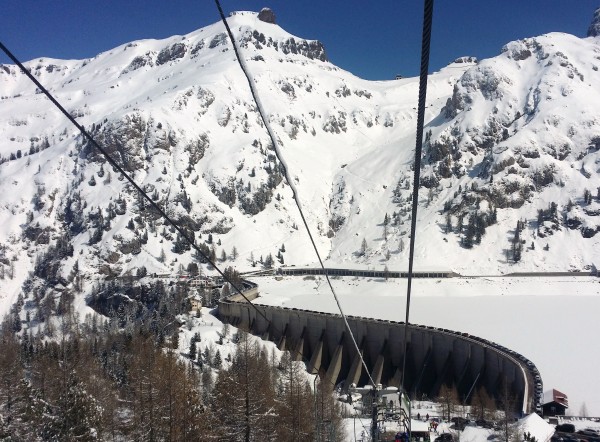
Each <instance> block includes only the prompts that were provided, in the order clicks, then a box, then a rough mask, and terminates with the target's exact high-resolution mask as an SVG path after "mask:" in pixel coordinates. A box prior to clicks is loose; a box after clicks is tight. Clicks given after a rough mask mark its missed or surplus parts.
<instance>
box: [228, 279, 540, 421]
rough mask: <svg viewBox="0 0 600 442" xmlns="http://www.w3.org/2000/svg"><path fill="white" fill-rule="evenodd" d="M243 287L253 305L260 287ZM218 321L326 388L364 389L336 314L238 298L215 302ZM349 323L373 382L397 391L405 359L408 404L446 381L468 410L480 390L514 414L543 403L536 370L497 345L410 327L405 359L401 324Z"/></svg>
mask: <svg viewBox="0 0 600 442" xmlns="http://www.w3.org/2000/svg"><path fill="white" fill-rule="evenodd" d="M243 285H244V295H245V296H246V297H247V298H248V299H250V300H254V299H256V297H257V296H258V286H257V285H256V284H254V283H251V282H249V281H244V284H243ZM259 311H260V313H262V315H264V317H263V316H261V314H260V313H258V312H259ZM218 316H219V318H220V319H221V320H222V321H224V322H227V323H229V324H231V325H233V326H235V327H237V328H240V329H242V330H245V331H248V332H250V333H252V334H254V335H257V336H260V337H261V338H262V339H265V340H269V341H272V342H274V343H276V344H277V346H278V347H279V349H280V350H288V351H290V352H291V356H292V358H294V359H295V360H298V361H304V362H305V363H306V366H307V370H308V372H309V373H314V374H318V375H319V376H320V378H321V379H322V380H324V381H325V382H329V383H331V384H332V385H338V384H341V385H342V386H343V390H346V389H347V388H348V386H349V385H350V384H352V383H355V384H357V385H359V386H360V385H366V384H369V383H370V382H369V378H368V375H367V373H366V372H365V370H364V368H363V366H362V364H361V362H360V357H359V355H358V352H357V350H356V348H355V346H354V344H353V342H352V339H351V337H350V334H349V333H348V331H347V329H346V327H345V324H344V321H343V318H342V317H341V315H337V314H329V313H321V312H316V311H310V310H300V309H296V308H285V307H277V306H265V305H260V304H256V303H254V305H250V304H249V303H248V302H246V301H245V300H244V299H243V297H242V296H241V295H239V294H236V295H233V296H230V297H228V298H226V299H224V300H222V301H221V302H220V303H219V307H218ZM265 318H266V319H265ZM347 320H348V325H349V327H350V329H351V330H352V333H353V335H354V338H355V340H356V343H357V344H358V347H359V349H360V352H361V353H362V357H363V359H364V361H365V363H366V365H367V367H368V368H369V371H370V372H371V375H372V377H373V380H374V381H375V383H381V384H383V385H385V386H397V387H400V382H401V376H402V367H403V362H404V358H406V364H405V366H406V374H405V380H404V383H405V390H406V391H407V392H408V393H409V394H410V396H411V397H413V398H416V397H419V398H420V397H422V396H423V395H426V396H427V397H429V398H435V397H436V396H437V395H438V392H439V390H440V387H441V386H442V384H443V383H445V384H446V385H449V386H451V385H454V386H455V387H456V388H457V390H458V395H459V399H460V400H461V401H462V402H464V403H467V404H468V403H470V401H471V399H472V396H473V393H474V392H475V391H476V390H478V389H479V388H481V387H484V388H485V389H486V391H487V392H488V394H489V395H490V396H492V397H494V398H495V399H496V400H497V401H500V402H501V401H503V400H504V399H505V398H508V399H509V400H510V404H511V408H512V409H514V411H515V412H517V413H531V412H535V411H537V410H538V407H540V405H541V404H540V401H541V390H542V386H541V378H540V376H539V372H538V371H537V369H536V368H535V365H533V363H532V362H531V361H529V360H527V359H526V358H525V357H524V356H522V355H519V354H518V353H516V352H514V351H512V350H509V349H507V348H505V347H502V346H501V345H499V344H496V343H493V342H490V341H487V340H485V339H482V338H478V337H475V336H471V335H468V334H466V333H460V332H455V331H451V330H447V329H440V328H435V327H430V326H422V325H417V324H409V326H408V329H407V331H406V333H407V336H406V339H407V341H408V342H407V351H406V354H404V333H405V327H404V323H403V322H394V321H387V320H378V319H371V318H362V317H356V316H347Z"/></svg>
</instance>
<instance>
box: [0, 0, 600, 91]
mask: <svg viewBox="0 0 600 442" xmlns="http://www.w3.org/2000/svg"><path fill="white" fill-rule="evenodd" d="M221 1H222V6H223V9H224V10H225V12H226V13H228V12H230V11H234V10H255V11H258V10H260V9H261V8H262V7H264V6H268V7H270V8H272V9H273V10H274V11H275V14H276V16H277V23H278V24H279V25H280V26H282V27H283V28H284V29H286V30H287V31H288V32H290V33H292V34H295V35H297V36H299V37H304V38H310V39H318V40H321V41H322V42H323V43H324V44H325V48H326V50H327V53H328V55H329V58H330V59H331V61H332V62H333V63H335V64H336V65H338V66H340V67H342V68H343V69H346V70H348V71H350V72H352V73H354V74H356V75H358V76H359V77H363V78H368V79H372V80H384V79H390V78H393V77H394V76H395V75H396V74H402V75H404V76H414V75H417V73H418V68H419V57H420V53H419V52H420V38H421V20H422V13H423V12H422V8H423V2H422V0H404V1H400V0H380V1H371V2H368V1H365V0H362V1H359V0H347V1H344V2H342V1H339V0H330V1H325V2H317V1H314V0H312V1H307V0H295V1H290V0H271V1H270V2H266V1H264V0H263V1H254V0H248V1H237V0H221ZM598 7H600V0H519V1H517V0H503V1H490V0H453V1H449V0H438V1H437V2H436V5H435V11H434V27H433V34H432V47H431V63H430V67H431V70H432V71H433V70H437V69H439V68H441V67H443V66H445V65H446V64H448V63H449V62H451V61H452V60H453V59H455V58H456V57H459V56H462V55H474V56H477V57H479V58H487V57H492V56H494V55H497V54H498V53H499V52H500V48H501V47H502V46H503V45H504V44H505V43H507V42H509V41H512V40H515V39H519V38H524V37H530V36H535V35H540V34H543V33H546V32H553V31H557V32H567V33H570V34H574V35H578V36H582V37H583V36H585V33H586V31H587V27H588V25H589V23H590V21H591V19H592V15H593V12H594V10H595V9H596V8H598ZM1 11H2V13H1V14H0V41H2V42H3V43H4V44H5V45H6V46H7V47H8V48H9V49H10V50H11V51H13V53H14V54H15V55H16V56H17V57H19V58H20V59H22V60H31V59H33V58H38V57H53V58H66V59H69V58H77V59H81V58H88V57H93V56H94V55H96V54H97V53H99V52H102V51H106V50H108V49H111V48H113V47H115V46H118V45H120V44H122V43H126V42H129V41H132V40H138V39H142V38H165V37H168V36H171V35H176V34H186V33H188V32H191V31H193V30H195V29H198V28H201V27H203V26H206V25H208V24H211V23H214V22H216V21H217V20H218V19H219V17H218V13H217V9H216V6H215V3H214V2H213V1H212V0H200V1H198V0H194V1H188V0H181V1H177V0H176V1H173V2H166V1H164V0H161V1H158V0H145V1H141V0H120V1H113V0H104V1H90V0H78V1H74V0H70V1H66V0H54V1H48V0H46V1H40V0H3V6H2V8H1ZM8 62H9V59H8V58H7V57H6V56H4V54H2V55H1V56H0V63H8Z"/></svg>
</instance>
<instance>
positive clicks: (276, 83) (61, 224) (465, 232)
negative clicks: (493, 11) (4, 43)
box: [0, 12, 600, 297]
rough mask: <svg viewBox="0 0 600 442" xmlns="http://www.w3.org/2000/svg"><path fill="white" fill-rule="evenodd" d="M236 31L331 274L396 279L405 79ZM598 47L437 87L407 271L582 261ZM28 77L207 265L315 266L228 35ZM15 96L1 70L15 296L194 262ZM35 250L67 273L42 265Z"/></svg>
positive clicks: (489, 65)
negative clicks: (386, 273)
mask: <svg viewBox="0 0 600 442" xmlns="http://www.w3.org/2000/svg"><path fill="white" fill-rule="evenodd" d="M228 20H229V23H230V25H231V27H232V30H233V32H234V35H235V36H236V40H237V42H238V44H239V45H240V47H241V51H242V54H243V56H244V59H245V62H246V63H247V64H248V65H249V69H250V71H251V75H252V76H253V78H254V81H255V83H256V84H257V88H258V90H259V94H260V96H261V99H262V100H263V102H264V105H265V108H266V109H267V112H268V113H269V116H268V119H269V122H270V124H271V125H272V126H273V128H274V130H275V133H276V135H277V137H278V144H279V145H280V147H281V151H282V153H283V155H284V156H285V158H286V162H287V163H288V165H289V167H290V172H291V174H292V176H293V179H294V181H295V185H296V186H297V187H298V188H299V191H300V197H301V200H302V203H303V206H304V207H305V208H306V212H307V213H306V215H307V219H308V221H309V224H310V225H311V228H312V229H313V233H314V234H315V236H316V239H317V245H318V247H319V249H320V250H321V252H322V253H323V254H324V255H325V256H328V258H327V265H332V266H333V265H344V266H363V267H364V266H367V267H370V266H373V267H380V268H383V267H384V266H388V267H390V268H404V267H405V266H406V263H407V246H408V238H409V237H408V235H409V234H410V232H409V224H410V222H409V221H410V211H409V209H410V203H409V201H410V198H409V197H410V194H411V192H412V189H411V185H412V184H411V183H412V169H411V167H412V163H413V159H412V155H414V132H415V128H414V126H415V125H416V123H415V120H414V114H415V111H414V107H415V106H416V96H417V88H418V82H417V79H414V78H409V79H401V80H391V81H387V82H381V81H380V82H370V81H366V80H362V79H360V78H358V77H355V76H354V75H352V74H351V73H348V72H345V71H343V70H341V69H339V68H337V67H336V66H334V65H333V64H331V63H330V62H328V61H327V56H326V52H325V49H324V48H323V45H322V44H320V43H319V42H318V41H316V40H304V39H301V38H299V37H295V36H292V35H291V34H288V33H287V32H285V31H284V30H282V29H281V28H280V27H279V26H277V25H275V24H271V23H265V22H262V21H260V20H258V18H257V14H256V13H248V12H246V13H239V14H235V15H232V16H231V17H230V18H229V19H228ZM599 53H600V48H598V40H597V39H596V38H594V37H590V38H587V39H579V38H577V37H573V36H569V35H566V34H547V35H545V36H541V37H534V38H530V39H524V40H520V41H517V42H512V43H509V44H507V46H505V48H503V52H502V53H501V54H500V55H499V56H497V57H494V58H492V59H487V60H481V61H478V62H477V61H476V60H474V59H471V58H464V57H463V58H459V59H457V62H456V63H452V64H450V65H449V66H448V67H446V68H444V69H442V70H441V71H440V72H437V73H434V74H432V75H431V76H430V78H429V92H428V100H427V101H428V108H427V114H426V132H427V134H426V141H425V146H424V147H425V148H424V165H423V170H422V181H421V189H420V192H421V193H420V197H421V198H420V200H421V207H420V208H419V211H420V214H419V229H418V231H417V237H416V240H417V256H416V266H417V267H420V268H427V267H428V266H429V267H435V268H439V267H441V266H445V267H447V268H449V269H452V270H457V271H459V272H463V273H465V272H466V273H469V272H473V271H474V266H476V268H477V269H479V270H480V271H481V272H485V273H489V272H498V273H507V272H511V271H519V270H536V269H540V268H543V269H547V270H569V269H572V270H575V269H577V270H582V269H589V268H591V266H593V265H594V263H595V262H596V261H597V258H598V254H597V252H595V251H594V250H595V249H597V247H595V245H596V242H597V240H598V238H600V235H596V233H597V232H598V230H599V229H600V222H596V219H597V215H598V214H600V209H598V207H600V203H598V201H597V199H598V196H597V195H596V189H597V188H598V187H600V180H599V179H598V171H597V170H596V169H597V168H596V167H595V166H594V164H596V161H597V156H598V154H597V153H596V152H597V150H598V149H600V144H598V143H599V142H598V140H600V133H599V131H598V119H597V117H594V116H593V115H594V112H595V111H596V110H597V108H598V105H597V104H595V103H598V102H600V101H599V100H597V99H596V98H598V97H595V91H596V90H600V88H599V86H600V85H598V80H597V75H596V76H594V73H595V72H597V66H598V64H599V62H598V61H597V60H598V54H599ZM458 61H460V62H458ZM550 62H552V63H551V64H549V63H550ZM26 66H27V67H29V68H30V69H32V70H33V71H34V73H35V75H36V76H37V77H38V78H39V79H40V81H42V83H44V84H45V85H46V86H47V87H48V88H49V90H50V91H51V92H53V93H54V94H55V95H56V96H57V98H58V100H59V101H61V102H62V103H63V104H64V105H65V107H66V108H67V109H68V110H69V112H70V113H71V114H72V115H73V116H75V117H76V118H77V119H78V121H79V122H80V123H81V124H84V125H85V127H86V128H87V129H88V130H90V132H91V133H92V134H93V135H94V137H95V138H97V139H98V141H99V142H100V144H102V145H103V146H105V147H106V148H107V150H108V151H109V152H111V154H113V155H114V157H115V159H116V160H117V161H118V162H119V163H120V164H121V165H122V166H124V167H125V169H126V170H127V171H128V172H130V173H131V174H132V175H133V176H134V179H135V180H136V182H137V183H139V184H140V185H141V186H142V187H143V188H144V189H145V190H146V191H147V192H148V193H149V194H150V195H151V196H152V198H153V199H155V201H157V202H158V203H159V204H161V206H162V207H164V208H165V209H166V210H167V211H168V213H169V215H171V216H172V217H174V219H176V220H177V222H178V223H179V224H180V225H183V226H185V228H186V231H187V232H188V233H189V234H190V235H192V236H193V237H194V238H195V239H196V240H197V241H198V243H199V244H201V245H202V247H203V249H204V250H205V251H207V252H208V253H210V254H211V255H213V256H214V257H215V258H216V259H218V260H219V262H220V264H222V265H223V266H227V265H235V266H237V267H238V268H242V269H244V268H252V264H254V265H256V266H259V265H260V263H259V261H260V260H261V257H262V260H263V261H264V260H265V259H266V258H267V257H268V256H269V255H271V256H274V255H279V256H280V257H281V258H279V263H278V265H282V264H297V265H301V264H312V263H314V262H315V257H314V253H313V252H312V250H311V248H310V245H309V244H308V241H307V237H306V235H305V233H304V232H303V230H302V228H301V227H299V226H300V224H301V223H300V218H299V215H298V213H297V211H296V209H295V206H294V205H293V204H292V198H291V192H290V190H289V186H288V185H287V184H286V183H285V181H284V180H283V177H282V174H281V170H280V164H279V162H278V160H277V158H276V157H275V155H274V152H273V150H272V146H270V142H269V140H268V137H267V135H266V132H265V130H264V127H263V124H262V122H261V121H260V119H259V118H258V116H257V113H256V106H255V104H254V102H253V100H252V97H251V95H250V93H249V90H248V88H247V83H246V82H245V80H244V78H243V75H242V73H241V71H240V69H239V66H238V64H237V62H236V60H235V57H234V54H233V51H231V50H230V42H229V41H228V39H227V38H226V37H225V33H224V29H223V27H222V24H220V23H216V24H214V25H210V26H208V27H206V28H202V29H200V30H197V31H194V32H192V33H189V34H187V35H185V36H173V37H170V38H167V39H163V40H141V41H137V42H132V43H128V44H124V45H121V46H119V47H117V48H115V49H113V50H110V51H106V52H104V53H102V54H99V55H98V56H96V57H94V58H92V59H87V60H83V61H62V62H61V61H60V60H54V59H48V60H45V59H36V60H32V61H30V62H28V63H27V64H26ZM532 79H536V81H537V83H536V84H533V83H531V81H533V80H532ZM26 81H27V80H26V79H25V78H24V76H23V75H21V74H17V69H16V67H14V66H7V65H3V66H0V84H2V85H3V88H2V90H3V91H6V92H3V95H4V94H8V95H4V96H3V97H2V98H1V101H2V102H4V103H6V104H8V106H6V105H5V106H4V109H7V110H6V111H4V112H1V111H0V139H1V140H2V141H3V142H2V144H0V156H1V158H2V160H1V161H2V164H0V183H2V187H3V188H10V189H11V190H14V191H13V192H6V194H5V195H3V197H2V198H0V199H1V200H2V201H1V204H2V207H3V210H2V211H1V213H0V216H1V218H2V225H3V226H4V227H3V229H2V231H1V232H0V235H2V238H1V239H0V241H1V243H2V248H1V250H0V258H1V259H0V262H1V263H2V264H1V267H2V272H3V273H2V274H3V275H7V274H8V273H9V272H11V273H12V274H13V278H12V279H10V282H9V278H8V277H6V278H5V279H4V280H3V281H2V285H5V284H6V286H7V287H8V291H9V292H10V293H11V294H12V296H13V297H14V296H16V294H17V293H19V292H20V290H21V285H22V284H23V283H24V282H26V283H28V281H29V284H31V281H34V283H35V284H39V285H40V286H49V287H50V290H51V291H52V290H53V288H52V287H54V288H56V287H57V286H58V285H61V286H69V285H70V284H72V272H73V268H74V267H75V266H77V268H78V269H79V271H81V272H82V273H85V274H86V275H87V277H88V278H89V279H88V281H87V282H88V285H90V284H93V283H94V281H95V280H98V279H102V278H106V277H109V278H110V277H115V276H123V275H127V274H130V275H135V274H137V273H138V272H140V269H142V268H144V269H145V270H144V271H147V272H149V273H172V274H174V273H176V272H178V271H181V268H180V266H183V269H185V267H186V266H187V265H188V264H190V263H191V262H193V261H194V260H195V258H194V257H193V256H192V253H191V251H190V249H189V246H188V245H186V244H184V242H183V241H182V240H181V238H177V236H176V235H175V234H174V233H173V232H171V231H170V229H169V228H168V227H166V226H164V225H163V224H162V223H161V221H160V220H159V219H158V218H157V216H156V214H154V213H152V211H151V210H149V209H148V207H147V205H146V204H145V203H143V202H142V201H141V200H140V199H139V198H138V197H137V196H136V195H135V192H133V190H132V189H131V187H130V186H128V185H127V184H126V183H125V182H124V181H122V180H121V179H120V178H119V177H118V176H117V174H116V173H115V172H114V171H112V170H111V168H110V167H108V165H107V164H106V162H105V161H104V159H103V158H102V157H101V156H99V155H98V153H96V152H94V151H93V149H92V148H91V147H90V146H89V145H88V144H87V143H86V142H84V140H83V139H82V138H81V137H80V136H79V135H78V134H76V133H75V131H74V130H73V129H72V128H70V127H69V125H68V123H67V122H66V121H65V120H64V119H63V118H62V117H61V116H60V115H58V113H57V112H56V111H54V110H53V109H52V108H51V107H50V105H49V103H48V102H47V101H45V100H44V99H43V98H42V96H41V95H40V94H38V93H36V92H35V91H33V88H32V86H30V85H29V84H28V83H27V82H26ZM547 97H550V99H548V98H547ZM548 103H551V105H549V104H548ZM573 107H581V108H582V109H581V110H580V111H572V110H569V109H573ZM582 116H583V117H582ZM505 129H506V131H505ZM507 135H508V136H507ZM596 137H597V138H596ZM594 140H596V141H594ZM584 145H585V146H584ZM565 146H567V147H565ZM536 155H537V156H536ZM579 156H581V158H579ZM511 168H512V169H511ZM513 169H514V171H513ZM30 176H33V179H30V178H29V177H30ZM584 189H587V192H588V193H585V192H584ZM584 193H585V195H584ZM552 203H555V204H556V207H553V206H552ZM540 211H541V213H540ZM458 225H461V227H460V228H458ZM363 240H364V241H363ZM172 241H174V244H172V243H171V242H172ZM523 241H524V242H525V243H523ZM65 242H66V243H69V244H70V245H71V247H72V249H73V250H72V251H69V250H70V249H69V248H67V249H65V248H64V247H62V246H61V247H58V244H64V243H65ZM363 243H366V247H365V248H364V249H363V247H362V244H363ZM284 245H285V247H284ZM565 245H567V246H568V252H567V253H563V252H560V253H559V249H561V248H564V247H565ZM234 247H235V249H236V252H235V253H233V248H234ZM62 249H65V250H67V251H66V252H64V253H63V252H60V253H59V250H62ZM281 249H285V252H281ZM49 254H55V255H56V256H59V258H57V259H51V258H48V259H47V260H45V259H42V260H40V257H47V255H49ZM232 255H236V256H235V257H233V256H232ZM15 258H16V259H15ZM222 258H225V259H222ZM11 263H12V264H11ZM36 263H38V264H36ZM41 263H44V265H43V267H44V268H41V267H40V266H42V264H41ZM49 263H52V266H50V270H51V271H50V272H49V271H47V270H48V264H49ZM76 263H77V264H76ZM11 266H12V268H13V270H10V269H11ZM31 269H33V272H32V274H30V272H31ZM92 275H94V276H92ZM99 275H100V276H99Z"/></svg>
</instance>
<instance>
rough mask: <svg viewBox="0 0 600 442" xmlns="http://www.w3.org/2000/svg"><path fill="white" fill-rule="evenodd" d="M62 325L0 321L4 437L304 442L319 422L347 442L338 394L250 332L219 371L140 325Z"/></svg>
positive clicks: (95, 321)
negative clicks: (30, 326) (24, 326)
mask: <svg viewBox="0 0 600 442" xmlns="http://www.w3.org/2000/svg"><path fill="white" fill-rule="evenodd" d="M58 329H59V331H58V332H57V335H56V336H55V339H54V340H48V339H47V338H45V337H44V336H43V335H41V334H38V335H35V336H33V335H31V334H28V333H27V332H26V331H23V333H21V335H19V334H16V333H15V332H14V331H13V329H12V327H11V324H10V322H9V321H5V322H4V323H3V324H2V325H1V329H0V440H11V441H74V440H78V441H79V440H81V441H92V440H100V441H103V440H107V441H108V440H136V441H138V440H139V441H200V440H202V441H208V440H215V441H221V440H223V441H225V440H226V441H305V440H313V439H314V438H315V432H316V431H317V430H319V429H320V428H319V425H318V423H319V422H327V423H328V425H329V431H331V432H333V433H334V434H336V438H335V440H343V434H342V432H341V410H340V406H339V404H338V403H337V402H336V401H335V400H334V399H333V396H332V394H331V389H330V388H329V387H328V386H322V385H320V383H319V385H318V387H317V389H316V391H313V389H312V385H311V382H309V381H308V379H307V376H306V373H305V372H304V367H303V364H302V363H299V362H295V361H293V360H292V359H291V358H290V356H289V355H288V354H284V355H283V357H281V358H280V357H278V356H277V355H276V354H275V353H273V352H268V351H267V350H266V349H265V348H263V347H262V346H260V345H259V344H258V343H257V342H253V340H252V339H251V338H250V337H249V336H248V335H246V334H244V333H240V334H239V336H238V338H237V339H236V341H237V344H236V347H235V350H234V352H233V353H232V355H231V356H230V358H231V362H230V363H229V364H227V365H226V364H224V365H226V366H225V367H224V368H222V369H221V370H216V369H214V368H212V367H209V366H203V367H202V368H198V366H196V365H194V364H193V363H192V362H190V361H188V360H186V359H185V358H183V357H181V354H180V353H179V351H178V350H177V349H174V348H168V347H165V344H164V342H163V343H161V342H159V339H157V336H156V334H154V333H152V332H151V331H149V330H148V329H147V328H144V327H141V326H135V327H129V328H127V329H122V328H118V327H115V326H114V324H113V325H111V324H110V323H109V321H105V320H102V319H100V318H99V317H98V316H96V315H94V316H90V315H88V316H87V317H86V319H85V321H83V322H79V321H77V320H76V319H75V320H73V321H70V322H69V323H68V327H67V326H65V327H58ZM171 347H175V345H173V344H172V345H171Z"/></svg>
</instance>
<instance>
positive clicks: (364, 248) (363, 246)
mask: <svg viewBox="0 0 600 442" xmlns="http://www.w3.org/2000/svg"><path fill="white" fill-rule="evenodd" d="M366 253H367V240H366V239H365V238H363V240H362V242H361V243H360V250H359V251H358V256H365V254H366Z"/></svg>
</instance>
